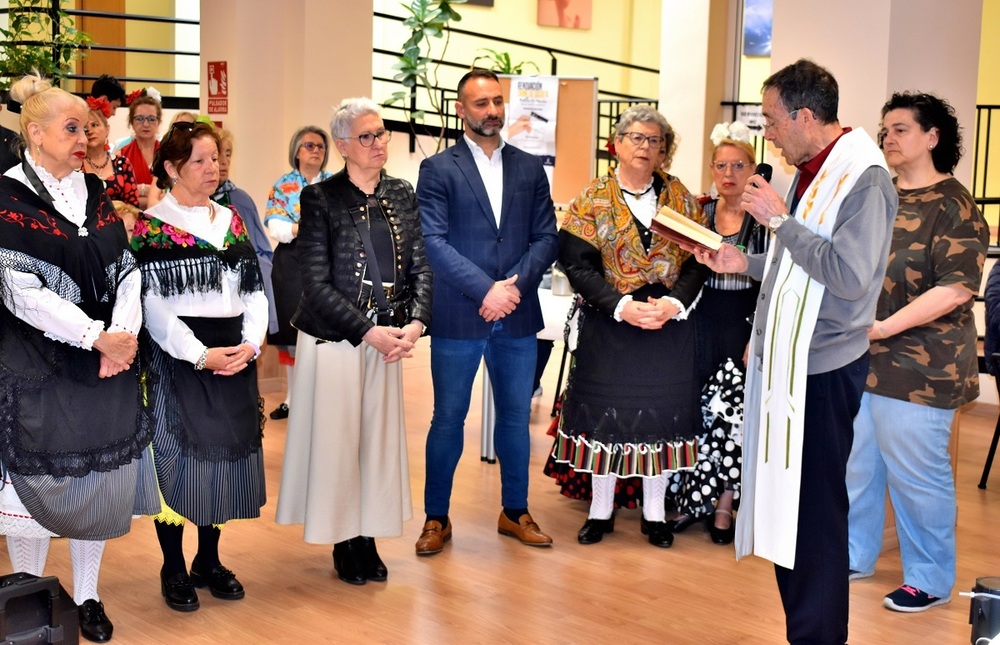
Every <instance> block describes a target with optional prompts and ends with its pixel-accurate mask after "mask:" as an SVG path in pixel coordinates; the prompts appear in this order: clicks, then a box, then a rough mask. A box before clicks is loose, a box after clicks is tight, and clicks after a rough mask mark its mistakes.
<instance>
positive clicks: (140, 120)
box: [132, 114, 160, 125]
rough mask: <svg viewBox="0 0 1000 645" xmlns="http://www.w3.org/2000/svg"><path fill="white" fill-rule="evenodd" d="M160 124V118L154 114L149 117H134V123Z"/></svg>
mask: <svg viewBox="0 0 1000 645" xmlns="http://www.w3.org/2000/svg"><path fill="white" fill-rule="evenodd" d="M159 122H160V117H158V116H156V115H154V114H150V115H149V116H143V115H141V114H140V115H139V116H134V117H132V123H146V124H148V125H156V124H157V123H159Z"/></svg>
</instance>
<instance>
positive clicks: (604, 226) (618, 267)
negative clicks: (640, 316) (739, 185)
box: [562, 173, 708, 293]
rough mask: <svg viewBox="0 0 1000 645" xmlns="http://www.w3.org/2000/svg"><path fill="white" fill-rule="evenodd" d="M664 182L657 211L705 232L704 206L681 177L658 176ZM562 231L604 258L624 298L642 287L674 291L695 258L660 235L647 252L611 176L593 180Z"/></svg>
mask: <svg viewBox="0 0 1000 645" xmlns="http://www.w3.org/2000/svg"><path fill="white" fill-rule="evenodd" d="M659 178H660V179H662V180H663V190H662V191H660V195H659V199H658V201H657V207H658V208H659V207H662V206H669V207H670V208H672V209H673V210H675V211H677V212H678V213H680V214H682V215H685V216H686V217H688V218H690V219H692V220H693V221H695V222H698V223H699V224H701V225H702V226H707V225H708V220H707V218H706V217H705V214H704V213H703V212H702V209H701V206H699V205H698V202H697V200H696V199H695V198H694V196H692V195H691V193H689V192H688V190H687V189H686V188H685V187H684V185H683V184H682V183H681V182H680V181H679V180H678V179H677V178H676V177H674V176H672V175H667V174H659ZM657 183H659V182H657ZM562 229H563V230H564V231H566V232H568V233H571V234H573V235H574V236H576V237H578V238H580V239H581V240H583V241H585V242H587V243H588V244H590V245H591V246H593V247H594V248H595V249H598V250H599V251H600V252H601V259H602V264H603V266H604V277H605V279H606V280H607V281H608V282H609V283H610V284H612V285H614V287H615V289H616V290H617V291H618V292H619V293H631V292H633V291H635V290H636V289H638V288H639V287H641V286H643V285H646V284H652V283H657V282H659V283H662V284H664V285H665V286H667V287H671V288H672V287H673V286H674V283H675V282H677V277H678V276H679V275H680V271H681V265H682V264H683V263H684V260H686V259H687V257H688V256H689V255H690V254H689V253H688V252H687V251H684V250H682V249H681V248H680V247H679V246H677V245H676V244H674V243H673V242H670V241H669V240H666V239H664V238H662V237H660V236H659V235H656V234H655V233H654V234H653V242H652V244H651V245H650V248H649V252H648V253H647V252H646V249H645V248H643V244H642V239H641V237H640V236H639V225H638V224H637V222H636V220H635V218H634V217H633V216H632V211H630V210H629V207H628V205H627V204H626V203H625V196H624V195H623V194H622V190H621V186H620V185H619V183H618V180H617V179H616V178H615V177H614V175H613V174H612V173H609V174H607V175H604V176H603V177H599V178H597V179H595V180H593V181H592V182H591V184H590V186H588V187H587V189H586V190H584V192H583V193H582V194H581V195H580V196H579V197H577V198H576V199H575V200H573V203H572V204H571V205H570V209H569V211H568V212H567V213H566V217H565V218H564V219H563V223H562Z"/></svg>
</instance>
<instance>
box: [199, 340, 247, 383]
mask: <svg viewBox="0 0 1000 645" xmlns="http://www.w3.org/2000/svg"><path fill="white" fill-rule="evenodd" d="M255 355H256V351H254V348H253V346H251V345H250V344H249V343H240V344H239V345H234V346H233V347H209V348H208V353H207V354H206V355H205V368H204V369H206V370H212V374H215V375H217V376H232V375H233V374H236V373H237V372H240V371H242V370H243V369H244V368H245V367H246V366H247V365H248V364H249V363H250V361H251V360H252V359H253V357H254V356H255Z"/></svg>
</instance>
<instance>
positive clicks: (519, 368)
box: [416, 70, 557, 555]
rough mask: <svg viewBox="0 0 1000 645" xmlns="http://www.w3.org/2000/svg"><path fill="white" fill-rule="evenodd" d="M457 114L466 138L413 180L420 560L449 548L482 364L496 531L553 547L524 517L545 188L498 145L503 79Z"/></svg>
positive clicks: (540, 173)
mask: <svg viewBox="0 0 1000 645" xmlns="http://www.w3.org/2000/svg"><path fill="white" fill-rule="evenodd" d="M455 109H456V112H457V113H458V116H459V118H461V119H462V121H463V122H464V123H465V135H464V136H463V137H462V140H460V141H459V142H458V143H457V144H456V145H455V146H454V147H452V148H449V149H448V150H445V151H444V152H441V153H439V154H436V155H434V156H433V157H431V158H429V159H425V160H424V162H423V163H422V164H420V176H419V179H418V180H417V199H418V201H419V202H420V220H421V224H422V226H423V233H424V240H425V243H426V247H427V259H428V260H430V264H431V267H432V268H433V269H434V304H433V314H432V315H433V319H434V323H433V324H432V325H431V329H430V336H431V376H432V378H433V381H434V416H433V418H432V419H431V427H430V431H429V432H428V435H427V463H426V467H427V475H426V482H425V485H424V507H425V508H424V510H425V511H426V513H427V521H426V522H425V524H424V528H423V532H422V534H421V535H420V539H419V540H417V544H416V550H417V555H433V554H435V553H439V552H440V551H441V550H442V549H443V548H444V544H445V542H447V541H448V540H450V539H451V533H452V527H451V521H450V520H449V519H448V507H449V503H450V499H451V489H452V482H453V480H454V476H455V468H456V466H457V465H458V460H459V458H460V457H461V456H462V445H463V439H464V434H465V416H466V414H467V413H468V411H469V400H470V398H471V395H472V382H473V379H474V378H475V375H476V371H477V370H478V368H479V363H480V361H481V360H482V359H483V357H485V359H486V366H487V368H488V369H489V373H490V380H491V382H492V384H493V397H494V402H495V405H496V424H495V430H494V441H495V445H496V452H497V457H498V459H499V461H500V482H501V487H502V492H501V497H502V499H501V502H502V505H503V511H502V512H501V513H500V519H499V520H498V524H497V530H498V531H499V532H500V533H501V534H503V535H509V536H511V537H515V538H517V539H519V540H520V541H521V542H522V543H524V544H528V545H531V546H549V545H550V544H552V538H550V537H549V536H548V535H546V534H544V533H542V531H541V529H540V528H539V527H538V525H537V524H536V523H535V522H534V520H532V518H531V515H530V514H529V513H528V457H529V448H530V438H529V436H528V422H529V417H530V416H531V393H532V380H533V378H534V371H535V356H536V343H535V334H536V333H537V332H538V331H539V330H540V329H541V328H542V326H543V325H542V311H541V307H540V306H539V304H538V293H537V290H538V283H539V282H540V281H541V279H542V274H543V273H544V272H545V270H546V269H547V268H548V267H549V266H551V265H552V263H553V262H554V261H555V258H556V254H557V236H556V226H555V211H554V208H553V206H552V197H551V196H550V193H549V182H548V178H547V177H546V175H545V171H544V170H543V169H542V164H541V162H540V161H539V160H538V159H537V158H536V157H534V156H532V155H529V154H527V153H525V152H523V151H521V150H518V149H517V148H515V147H514V146H511V145H508V144H506V143H504V141H503V140H502V139H501V138H500V129H501V128H502V127H503V124H504V99H503V91H502V90H501V88H500V81H499V80H498V79H497V76H496V74H494V73H493V72H488V71H485V70H473V71H471V72H469V73H468V74H466V75H465V76H463V77H462V80H461V81H459V83H458V101H457V102H456V104H455Z"/></svg>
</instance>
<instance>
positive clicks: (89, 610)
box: [77, 598, 115, 643]
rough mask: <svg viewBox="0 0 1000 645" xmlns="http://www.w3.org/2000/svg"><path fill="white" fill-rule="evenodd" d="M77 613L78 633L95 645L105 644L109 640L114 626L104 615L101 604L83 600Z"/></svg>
mask: <svg viewBox="0 0 1000 645" xmlns="http://www.w3.org/2000/svg"><path fill="white" fill-rule="evenodd" d="M77 611H78V612H79V614H80V633H81V634H83V637H84V638H86V639H87V640H88V641H94V642H95V643H107V642H108V641H109V640H111V633H112V632H113V631H114V629H115V626H114V625H112V624H111V621H110V620H108V615H107V614H105V613H104V603H103V602H101V601H100V600H94V599H93V598H91V599H90V600H85V601H83V604H82V605H80V607H79V608H78V609H77Z"/></svg>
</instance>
